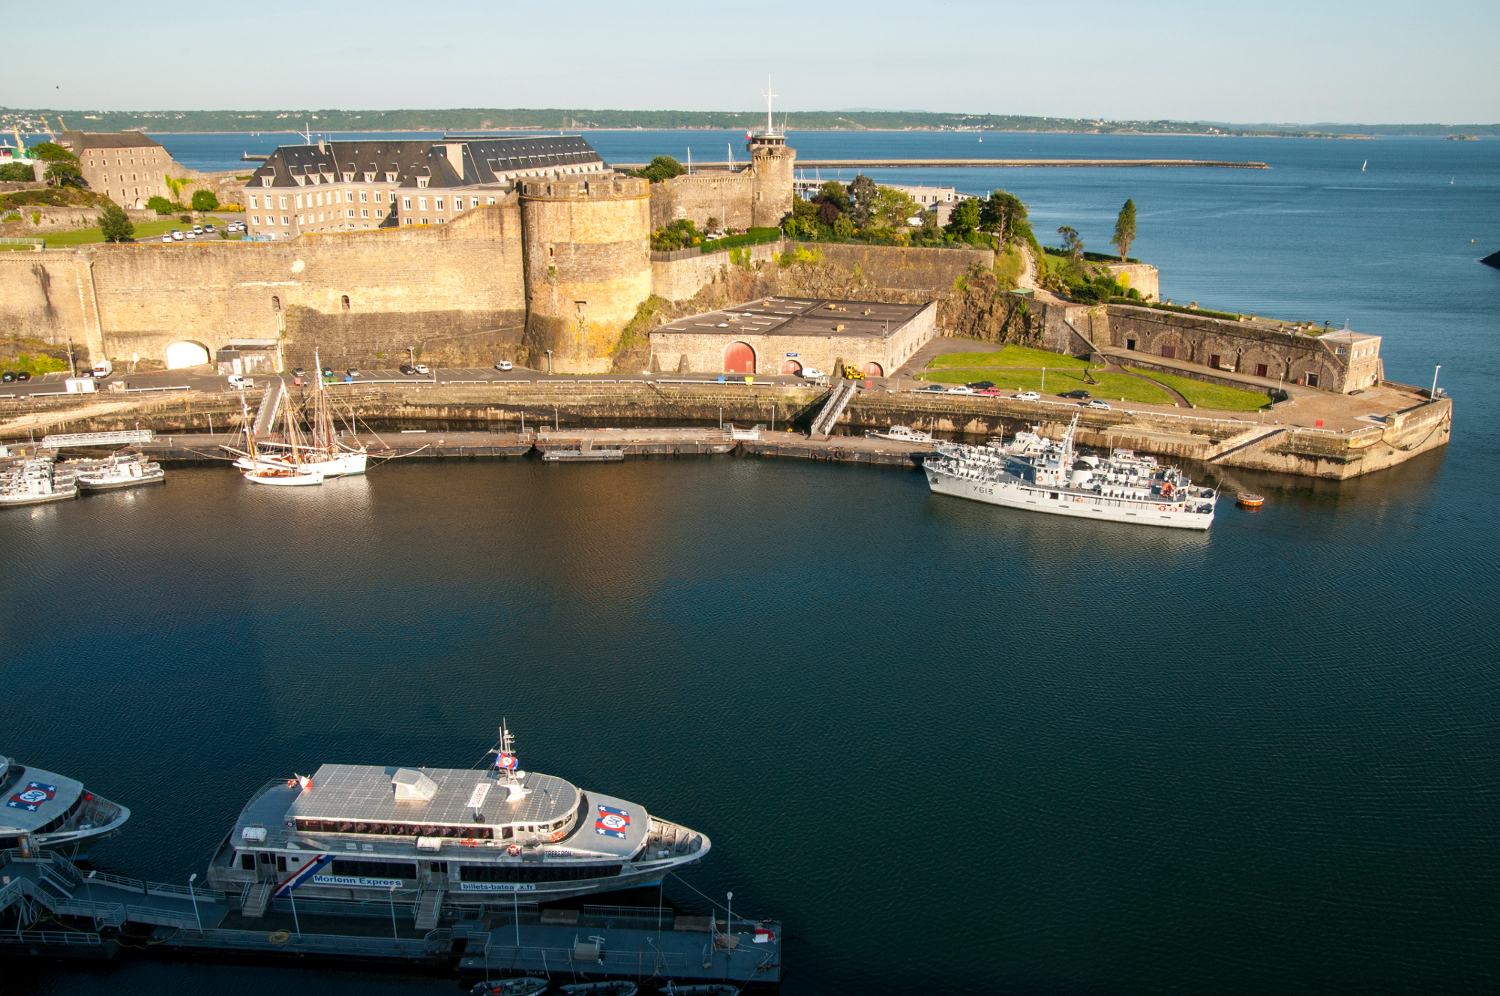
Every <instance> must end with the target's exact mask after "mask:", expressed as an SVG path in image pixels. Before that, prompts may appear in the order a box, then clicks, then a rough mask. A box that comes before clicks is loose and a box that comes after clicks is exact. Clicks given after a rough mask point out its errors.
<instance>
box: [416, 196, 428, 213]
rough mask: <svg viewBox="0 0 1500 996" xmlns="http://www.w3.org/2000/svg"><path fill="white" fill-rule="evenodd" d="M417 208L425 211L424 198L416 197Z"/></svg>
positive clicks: (425, 202)
mask: <svg viewBox="0 0 1500 996" xmlns="http://www.w3.org/2000/svg"><path fill="white" fill-rule="evenodd" d="M417 207H419V208H421V209H422V210H423V211H426V210H427V198H425V197H418V198H417Z"/></svg>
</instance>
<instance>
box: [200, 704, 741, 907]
mask: <svg viewBox="0 0 1500 996" xmlns="http://www.w3.org/2000/svg"><path fill="white" fill-rule="evenodd" d="M492 753H494V754H495V755H496V758H495V763H494V765H493V766H491V767H488V768H486V769H457V768H417V767H399V766H394V765H391V766H384V767H382V766H380V765H359V764H325V765H323V766H322V767H320V768H319V769H318V770H317V771H315V772H314V773H313V774H312V775H311V776H306V777H305V776H301V775H298V776H296V777H293V778H288V779H285V780H282V779H278V780H276V781H273V782H270V783H268V784H266V785H264V786H262V788H261V789H260V791H258V792H257V793H256V794H255V795H254V796H253V797H252V798H251V799H250V801H249V802H248V803H247V804H246V805H245V808H244V810H243V811H242V812H241V813H240V815H239V818H238V819H237V820H236V821H235V824H234V827H233V828H232V829H231V831H230V833H229V836H228V837H227V838H225V840H224V841H223V843H222V844H221V845H220V847H219V851H218V853H217V854H216V855H215V857H214V860H213V862H212V863H211V864H210V866H209V870H208V880H209V882H210V883H212V885H213V887H214V888H216V889H225V890H230V891H234V892H241V893H243V894H244V896H245V909H246V911H247V915H251V916H258V915H260V913H261V912H263V911H264V910H265V908H266V906H267V905H269V903H270V901H271V899H272V898H273V897H276V896H286V895H289V894H291V893H292V890H295V895H296V897H297V898H302V897H304V896H305V897H307V898H309V899H340V900H381V901H384V900H387V899H388V898H390V897H391V894H392V893H393V892H396V893H400V894H402V895H404V896H405V897H406V899H407V900H408V901H409V900H410V898H411V896H412V894H413V893H415V894H417V896H418V905H419V908H421V909H425V910H430V912H431V915H432V916H436V911H437V909H439V908H440V907H441V906H442V905H443V904H445V903H446V904H448V905H482V904H483V903H486V902H497V901H502V900H503V901H507V902H508V901H510V899H511V897H512V896H513V895H515V894H517V893H519V894H521V895H524V896H525V898H526V901H527V902H534V901H547V900H553V899H563V898H567V897H570V896H580V895H587V894H589V893H595V892H607V891H609V890H612V889H625V888H631V887H634V886H642V885H655V884H656V883H658V882H660V881H661V880H662V877H663V876H665V875H666V874H668V873H669V872H672V871H675V870H677V869H679V868H681V867H682V866H684V865H687V864H691V863H693V862H695V861H699V860H702V858H703V857H704V856H705V855H707V854H708V851H709V848H710V846H711V845H710V843H709V840H708V838H707V837H705V836H704V835H703V834H701V833H695V832H694V831H692V830H689V829H687V828H686V827H682V826H678V825H677V824H675V823H670V822H668V821H666V820H663V819H661V818H659V817H656V816H652V815H651V814H650V813H648V812H647V811H646V808H645V807H644V806H642V805H640V804H639V803H635V802H630V801H627V800H625V799H620V798H617V797H615V796H610V795H603V794H601V793H598V792H585V791H584V790H583V789H581V788H579V787H577V786H575V785H573V784H572V783H570V782H567V781H565V780H563V779H562V778H558V777H556V776H554V775H544V774H539V773H537V772H526V771H521V770H519V762H518V761H517V759H516V755H515V752H514V750H513V747H512V738H511V736H510V734H509V732H508V731H507V730H506V729H505V727H503V726H502V727H501V729H500V745H499V747H498V748H497V749H496V750H494V751H492Z"/></svg>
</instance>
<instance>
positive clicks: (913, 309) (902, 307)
mask: <svg viewBox="0 0 1500 996" xmlns="http://www.w3.org/2000/svg"><path fill="white" fill-rule="evenodd" d="M925 307H927V304H925V303H924V304H882V303H880V302H878V301H829V300H825V299H819V298H787V297H768V298H762V299H760V300H758V301H750V302H748V303H746V304H738V305H734V306H733V307H729V308H724V309H723V310H721V311H709V312H705V313H704V314H701V315H693V316H692V317H690V318H680V319H678V320H677V321H675V322H667V323H666V324H664V325H661V326H659V327H657V328H655V329H653V330H652V331H654V332H697V333H707V334H713V333H721V334H723V335H733V336H739V335H743V334H745V333H746V332H749V333H751V334H754V335H801V336H808V335H830V336H831V335H840V336H858V337H861V338H867V339H884V338H887V337H889V336H890V335H891V334H892V333H894V332H896V331H897V330H898V329H900V328H901V327H902V326H903V325H905V324H906V323H907V322H909V321H911V320H912V319H913V318H915V317H917V315H918V314H919V313H920V312H921V311H922V309H923V308H925Z"/></svg>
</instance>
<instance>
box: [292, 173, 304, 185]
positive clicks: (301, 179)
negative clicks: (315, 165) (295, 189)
mask: <svg viewBox="0 0 1500 996" xmlns="http://www.w3.org/2000/svg"><path fill="white" fill-rule="evenodd" d="M292 179H293V180H296V181H297V186H299V187H301V186H304V185H305V184H306V183H307V177H305V176H294V177H292Z"/></svg>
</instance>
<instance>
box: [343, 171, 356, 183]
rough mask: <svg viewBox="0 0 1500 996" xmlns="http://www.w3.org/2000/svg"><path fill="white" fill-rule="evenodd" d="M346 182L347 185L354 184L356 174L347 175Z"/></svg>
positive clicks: (345, 175) (345, 176)
mask: <svg viewBox="0 0 1500 996" xmlns="http://www.w3.org/2000/svg"><path fill="white" fill-rule="evenodd" d="M344 182H345V183H353V182H354V174H353V173H345V174H344Z"/></svg>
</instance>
